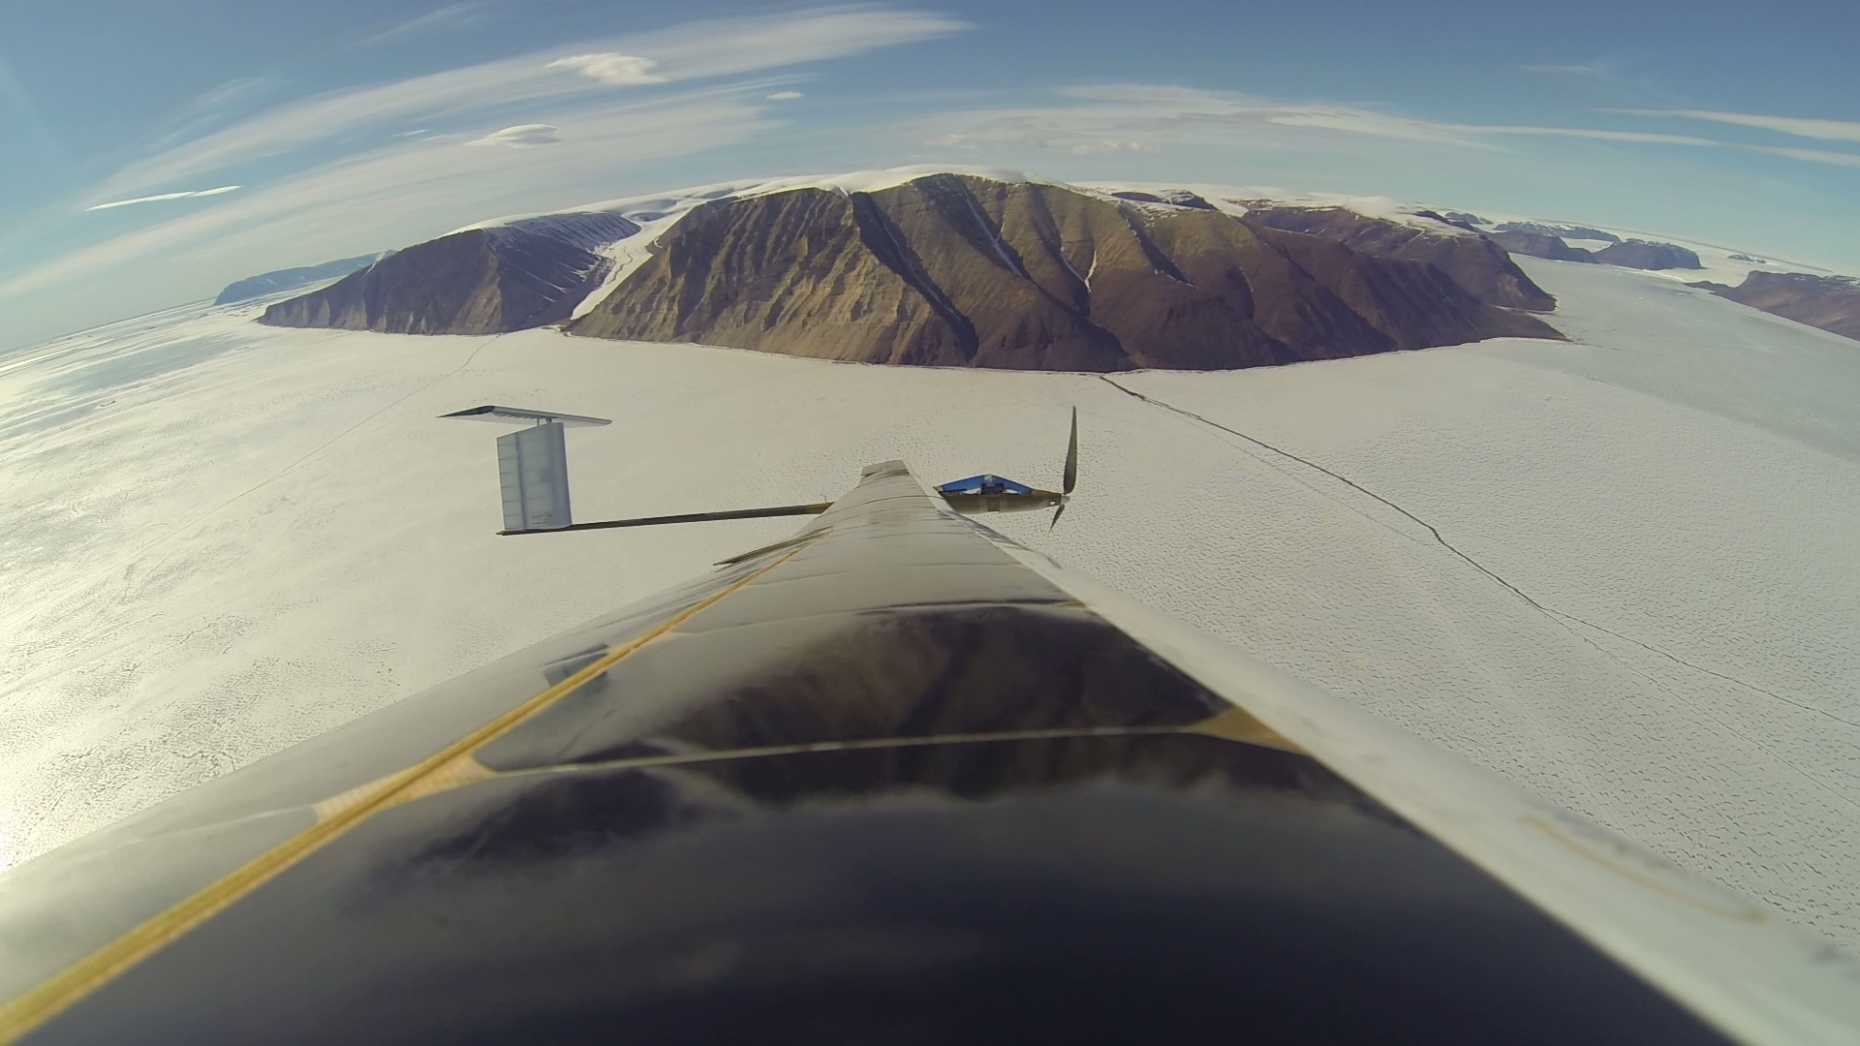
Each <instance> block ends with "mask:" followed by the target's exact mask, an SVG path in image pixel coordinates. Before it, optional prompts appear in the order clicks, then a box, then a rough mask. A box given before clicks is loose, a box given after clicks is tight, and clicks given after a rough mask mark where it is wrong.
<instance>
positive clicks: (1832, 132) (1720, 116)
mask: <svg viewBox="0 0 1860 1046" xmlns="http://www.w3.org/2000/svg"><path fill="white" fill-rule="evenodd" d="M1602 111H1603V112H1606V113H1617V114H1619V115H1622V116H1652V117H1665V118H1668V119H1674V120H1700V121H1704V122H1707V123H1720V124H1727V125H1730V126H1733V127H1754V128H1757V129H1759V130H1764V131H1775V132H1776V133H1778V134H1787V135H1793V136H1795V137H1797V138H1815V139H1818V140H1820V141H1824V142H1860V122H1857V121H1853V120H1819V119H1809V118H1805V117H1798V116H1767V115H1763V114H1760V113H1725V112H1716V111H1713V110H1709V109H1604V110H1602Z"/></svg>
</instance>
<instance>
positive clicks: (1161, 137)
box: [920, 84, 1860, 167]
mask: <svg viewBox="0 0 1860 1046" xmlns="http://www.w3.org/2000/svg"><path fill="white" fill-rule="evenodd" d="M1055 93H1056V94H1057V95H1058V96H1059V97H1060V98H1061V99H1064V100H1066V101H1067V102H1069V103H1071V104H1062V105H1055V106H1048V107H1040V108H1013V109H980V110H973V111H970V112H962V113H945V114H941V115H939V116H937V117H933V118H929V119H927V120H925V121H923V122H922V123H921V124H920V126H921V127H922V129H923V134H924V140H925V141H926V142H927V143H928V144H930V145H935V146H941V147H957V148H982V147H1008V146H1021V147H1031V148H1045V149H1055V150H1061V151H1067V152H1072V153H1074V154H1075V155H1086V154H1090V153H1098V152H1119V151H1153V150H1157V149H1164V148H1169V147H1171V146H1178V145H1203V146H1206V145H1229V146H1233V145H1244V146H1247V147H1250V148H1264V149H1283V148H1301V147H1304V146H1305V145H1307V144H1309V140H1308V139H1306V140H1303V141H1301V140H1300V139H1299V138H1297V137H1295V134H1296V133H1297V132H1305V133H1307V134H1313V133H1316V134H1322V133H1328V134H1332V135H1346V136H1360V137H1368V138H1382V139H1388V140H1391V141H1406V142H1413V143H1417V144H1427V145H1440V146H1451V147H1455V148H1463V149H1483V150H1492V149H1499V148H1502V146H1501V145H1500V144H1499V143H1502V142H1503V141H1504V140H1505V139H1508V138H1552V139H1565V140H1571V141H1590V142H1598V143H1604V144H1619V145H1655V146H1680V147H1685V148H1691V149H1719V150H1728V151H1745V152H1756V153H1762V154H1765V155H1769V156H1777V157H1782V158H1786V159H1792V160H1800V161H1803V162H1806V163H1819V164H1831V165H1836V166H1844V167H1854V166H1860V154H1850V153H1843V152H1836V151H1832V150H1826V149H1799V148H1785V147H1777V146H1759V145H1750V144H1745V143H1740V142H1729V141H1724V140H1721V139H1718V138H1711V137H1705V136H1701V135H1692V134H1673V133H1668V132H1664V131H1637V130H1623V129H1619V128H1607V127H1581V126H1577V127H1558V126H1551V125H1538V124H1473V123H1456V122H1450V121H1441V120H1426V119H1420V118H1416V117H1411V116H1406V115H1403V114H1400V113H1392V112H1387V111H1385V110H1381V109H1371V108H1367V107H1362V106H1351V105H1325V104H1314V103H1305V102H1285V101H1277V100H1272V99H1264V98H1258V97H1253V96H1248V95H1238V94H1230V93H1225V92H1218V91H1206V90H1201V89H1199V88H1189V87H1176V86H1170V85H1157V84H1093V85H1079V86H1072V87H1065V88H1061V89H1059V90H1058V91H1056V92H1055ZM1606 112H1609V113H1611V114H1616V115H1641V114H1658V115H1662V116H1671V115H1674V112H1673V111H1671V110H1639V109H1619V110H1614V109H1611V110H1606ZM1716 115H1724V114H1716ZM1751 119H1752V120H1755V119H1757V118H1751ZM1762 119H1763V121H1764V122H1763V123H1762V124H1761V126H1766V127H1770V128H1772V129H1779V128H1780V127H1782V126H1791V127H1795V128H1796V129H1797V130H1798V131H1800V132H1803V133H1807V132H1808V131H1813V132H1814V133H1815V134H1816V135H1819V136H1821V137H1825V138H1835V137H1837V136H1839V135H1844V134H1847V133H1850V131H1851V133H1853V134H1855V135H1856V136H1857V137H1860V124H1841V123H1840V122H1839V121H1799V120H1780V119H1771V118H1762ZM1727 122H1730V121H1727ZM1804 123H1806V124H1808V125H1809V126H1806V127H1804V126H1802V125H1803V124H1804ZM1752 125H1753V126H1756V124H1752ZM1831 125H1832V126H1831ZM1288 131H1289V132H1293V135H1288Z"/></svg>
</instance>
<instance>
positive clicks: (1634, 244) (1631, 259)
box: [1488, 222, 1704, 269]
mask: <svg viewBox="0 0 1860 1046" xmlns="http://www.w3.org/2000/svg"><path fill="white" fill-rule="evenodd" d="M1597 233H1600V234H1601V235H1595V234H1597ZM1488 235H1489V236H1490V237H1491V239H1492V241H1493V242H1494V243H1496V244H1498V245H1499V246H1500V247H1503V248H1504V249H1505V250H1507V251H1510V252H1511V253H1513V254H1527V255H1530V256H1531V257H1533V258H1549V259H1551V260H1553V261H1571V262H1595V263H1597V264H1599V265H1620V266H1623V267H1625V268H1629V269H1700V268H1704V266H1703V265H1702V264H1700V262H1699V256H1698V255H1697V254H1696V253H1694V252H1692V251H1690V250H1687V249H1686V248H1684V247H1680V246H1678V245H1676V244H1671V243H1658V242H1655V241H1653V240H1623V239H1621V238H1619V237H1617V236H1615V235H1614V234H1613V233H1604V232H1602V230H1600V229H1590V228H1587V227H1586V226H1581V225H1543V224H1541V223H1538V222H1505V223H1503V224H1501V225H1498V226H1495V227H1494V231H1493V232H1491V233H1489V234H1488ZM1564 236H1573V237H1575V238H1576V239H1586V240H1600V239H1604V238H1606V239H1608V240H1610V241H1611V242H1610V243H1609V244H1608V246H1606V247H1603V248H1602V249H1601V250H1598V251H1591V250H1585V249H1583V248H1581V247H1571V246H1570V245H1569V244H1567V243H1564V242H1563V237H1564Z"/></svg>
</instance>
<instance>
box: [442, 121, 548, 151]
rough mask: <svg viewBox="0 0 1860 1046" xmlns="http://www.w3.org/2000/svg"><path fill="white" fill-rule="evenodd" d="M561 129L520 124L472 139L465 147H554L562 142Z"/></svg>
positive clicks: (542, 124) (538, 124)
mask: <svg viewBox="0 0 1860 1046" xmlns="http://www.w3.org/2000/svg"><path fill="white" fill-rule="evenodd" d="M560 131H561V128H559V127H557V126H555V125H554V124H548V123H520V124H517V125H516V126H515V127H506V128H504V129H503V130H501V131H492V132H491V133H490V134H487V135H485V136H484V137H483V138H474V139H472V140H471V141H469V142H466V143H465V144H466V145H503V146H508V147H510V148H512V149H529V148H532V147H534V146H538V145H554V144H556V143H557V142H560V141H561V140H562V136H561V134H560V133H559V132H560Z"/></svg>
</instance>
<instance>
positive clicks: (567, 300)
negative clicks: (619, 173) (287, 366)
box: [259, 214, 639, 334]
mask: <svg viewBox="0 0 1860 1046" xmlns="http://www.w3.org/2000/svg"><path fill="white" fill-rule="evenodd" d="M577 218H580V219H582V220H580V221H576V219H577ZM529 224H530V225H532V226H534V227H535V228H534V229H532V228H527V227H521V226H518V227H508V226H507V227H500V228H490V229H471V230H467V231H464V232H456V233H453V234H451V235H449V236H441V237H440V238H438V239H436V240H428V241H426V242H425V243H420V244H416V245H414V246H412V247H408V248H407V249H405V250H401V251H395V252H394V253H392V254H389V255H386V256H385V257H383V258H381V260H379V261H377V262H375V263H374V264H373V265H371V266H369V267H368V268H366V269H362V270H360V271H358V272H354V273H350V274H349V275H348V276H345V277H343V278H342V279H340V280H338V281H336V282H335V283H333V284H330V285H329V286H328V287H324V288H322V289H321V290H317V291H313V292H311V293H309V294H305V295H302V296H300V297H297V298H292V299H290V300H288V301H283V302H279V303H278V304H276V305H273V306H271V307H270V308H268V309H266V310H265V313H264V315H263V316H261V317H259V320H260V322H262V323H268V324H271V325H273V326H278V327H340V328H344V329H348V330H372V331H386V332H390V333H396V334H496V333H501V332H504V331H513V330H521V329H523V328H525V327H536V326H541V325H542V324H545V323H556V322H559V321H561V320H565V319H567V318H568V316H569V313H570V311H571V310H573V309H574V307H575V306H576V305H577V304H578V303H580V301H581V299H582V298H583V297H585V296H586V295H587V294H588V293H589V292H591V291H592V290H593V289H594V288H595V287H596V286H597V285H598V284H599V282H600V279H601V276H602V275H603V273H604V269H605V265H606V262H605V260H604V259H603V258H601V256H600V255H598V254H595V253H594V252H593V251H591V250H589V249H587V246H586V245H585V244H587V243H589V242H590V237H591V236H593V235H594V234H596V233H598V234H600V235H601V236H611V237H612V238H613V239H618V238H620V237H622V236H625V235H630V234H631V233H633V232H637V231H638V229H639V227H638V226H637V225H635V224H633V223H632V222H629V221H627V220H626V219H624V218H619V217H618V216H614V215H586V216H583V215H572V214H571V215H560V216H551V217H550V218H549V219H548V220H545V221H538V222H532V223H529Z"/></svg>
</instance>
